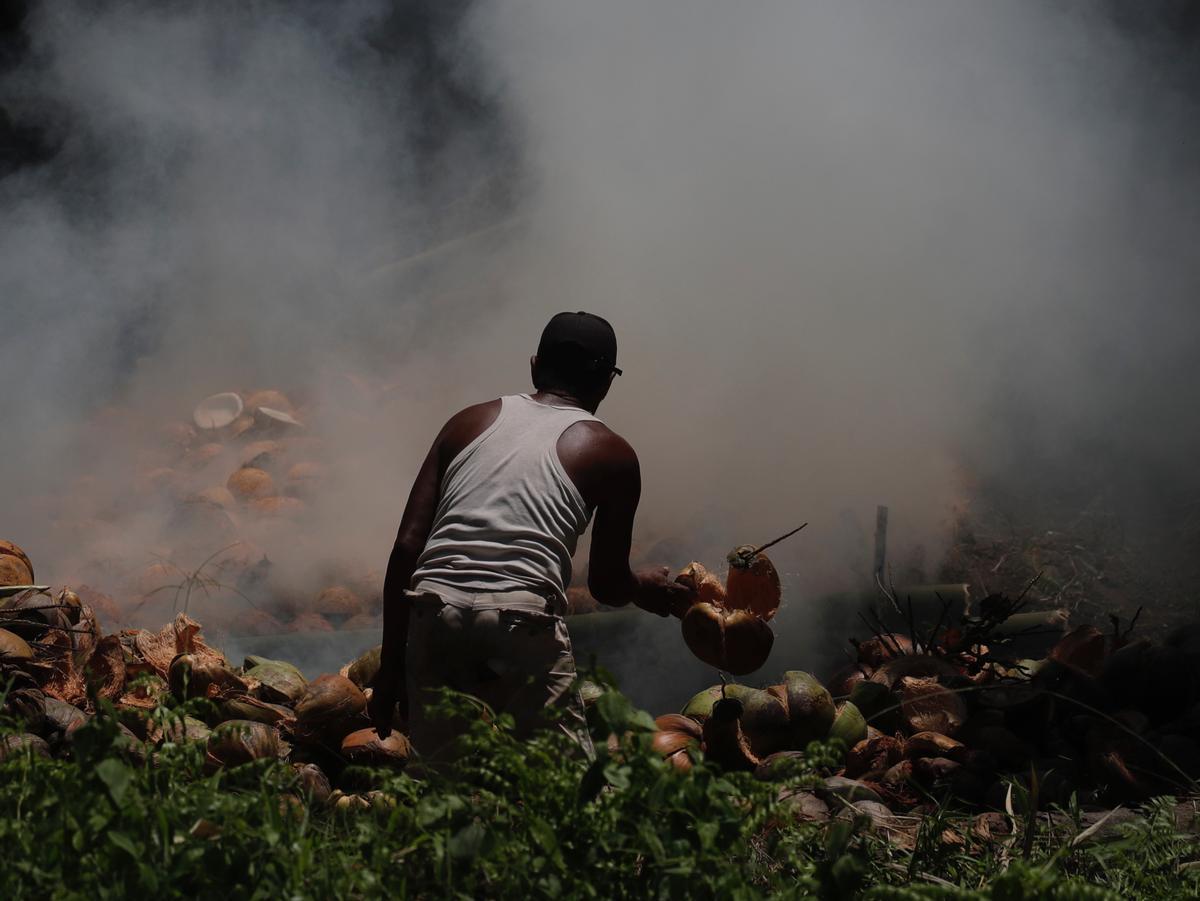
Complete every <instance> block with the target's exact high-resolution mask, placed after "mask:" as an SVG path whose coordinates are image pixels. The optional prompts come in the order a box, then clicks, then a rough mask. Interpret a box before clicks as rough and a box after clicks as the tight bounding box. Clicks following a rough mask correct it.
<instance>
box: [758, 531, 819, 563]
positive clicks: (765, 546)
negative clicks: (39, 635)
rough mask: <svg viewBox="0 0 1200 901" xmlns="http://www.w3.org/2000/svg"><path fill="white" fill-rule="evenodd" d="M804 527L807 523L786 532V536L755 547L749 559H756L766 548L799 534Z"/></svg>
mask: <svg viewBox="0 0 1200 901" xmlns="http://www.w3.org/2000/svg"><path fill="white" fill-rule="evenodd" d="M806 525H808V523H802V524H801V525H798V526H796V528H794V529H792V531H790V532H788V533H787V534H786V535H780V536H779V537H778V538H775V539H773V540H771V541H768V542H767V543H766V544H764V545H761V546H759V547H756V548H755V549H754V551H753V552H752V553H751V554H750V559H751V560H753V559H754V558H755V557H757V556H758V555H759V554H761V553H762V552H763V551H765V550H766V549H767V548H769V547H774V546H775V545H777V544H779V542H781V541H783V539H785V538H791V537H792V536H793V535H795V534H796V533H797V532H799V531H800V530H801V529H803V528H804V527H805V526H806Z"/></svg>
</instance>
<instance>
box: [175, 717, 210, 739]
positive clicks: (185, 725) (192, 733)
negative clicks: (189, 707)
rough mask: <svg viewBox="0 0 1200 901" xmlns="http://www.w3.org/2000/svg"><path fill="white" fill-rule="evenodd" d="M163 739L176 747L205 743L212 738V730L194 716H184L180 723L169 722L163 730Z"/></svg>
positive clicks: (176, 721) (178, 721)
mask: <svg viewBox="0 0 1200 901" xmlns="http://www.w3.org/2000/svg"><path fill="white" fill-rule="evenodd" d="M163 737H164V738H165V739H166V740H167V741H170V742H174V743H175V744H177V745H182V744H184V743H186V742H192V741H203V742H207V741H208V740H209V738H211V737H212V729H210V728H208V726H207V725H205V723H204V722H203V721H202V720H198V719H196V718H195V717H194V716H185V717H184V718H183V719H182V721H180V720H172V721H171V722H169V723H168V724H167V727H166V729H164V730H163Z"/></svg>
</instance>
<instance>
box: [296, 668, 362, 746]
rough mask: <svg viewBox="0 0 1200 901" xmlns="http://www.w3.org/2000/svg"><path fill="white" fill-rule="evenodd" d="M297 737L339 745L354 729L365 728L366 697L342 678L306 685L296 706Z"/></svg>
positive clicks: (327, 679) (316, 680)
mask: <svg viewBox="0 0 1200 901" xmlns="http://www.w3.org/2000/svg"><path fill="white" fill-rule="evenodd" d="M295 709H296V726H295V733H296V737H297V738H298V739H300V740H309V741H318V742H326V743H329V744H334V745H336V746H340V744H341V741H342V739H343V738H345V737H346V736H347V735H349V734H350V733H351V732H354V731H355V730H356V729H361V728H363V727H365V726H366V725H367V723H366V711H367V698H366V695H364V694H363V693H362V690H361V689H359V687H358V686H357V685H355V684H354V683H353V682H351V681H350V680H349V679H347V678H346V677H345V676H332V675H328V676H320V677H318V678H317V679H314V680H313V681H312V682H310V683H308V687H307V688H306V689H305V692H304V695H303V696H302V697H301V698H300V700H299V701H298V702H297V703H296V708H295Z"/></svg>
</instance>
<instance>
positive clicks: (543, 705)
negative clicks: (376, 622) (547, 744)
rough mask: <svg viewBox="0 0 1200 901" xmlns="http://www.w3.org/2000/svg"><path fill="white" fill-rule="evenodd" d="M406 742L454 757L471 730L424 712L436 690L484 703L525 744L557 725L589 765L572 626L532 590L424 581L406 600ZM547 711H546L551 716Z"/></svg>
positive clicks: (435, 755) (432, 756)
mask: <svg viewBox="0 0 1200 901" xmlns="http://www.w3.org/2000/svg"><path fill="white" fill-rule="evenodd" d="M407 597H408V598H409V600H410V601H411V603H412V609H411V613H410V616H409V627H408V655H407V661H408V669H407V678H408V697H409V737H410V738H411V740H412V743H413V746H414V747H415V748H416V750H417V752H418V753H419V754H420V755H421V756H422V757H423V758H425V759H427V760H431V761H436V760H444V759H451V758H453V757H454V756H456V755H455V754H454V751H453V744H454V740H455V739H456V738H457V737H458V736H459V735H460V734H461V733H462V732H463V731H464V730H465V729H466V728H467V727H468V726H469V723H467V722H464V721H462V720H461V719H457V718H445V717H438V716H436V715H433V714H432V713H431V711H429V710H427V709H426V708H427V705H428V704H429V703H430V702H431V701H436V700H437V696H438V689H441V688H452V689H454V690H455V691H459V692H463V693H465V694H468V695H472V696H474V697H476V698H479V699H480V700H481V701H483V702H484V703H486V704H487V705H488V706H489V707H490V708H492V710H494V711H496V712H497V713H507V714H509V715H511V716H512V717H513V719H514V720H515V721H516V733H517V735H519V736H522V737H526V736H528V735H529V734H530V732H532V731H533V730H534V729H536V728H539V727H541V728H545V727H546V726H548V725H550V724H553V723H554V721H555V719H557V723H556V724H555V725H556V727H557V728H559V729H561V730H562V731H564V732H566V733H567V734H568V735H570V736H571V737H572V738H573V739H574V740H575V741H576V742H577V743H578V744H579V746H580V747H581V749H582V750H583V752H584V754H585V755H586V756H587V757H588V758H589V759H591V758H592V757H593V756H594V755H595V750H594V748H593V747H592V741H591V737H590V736H589V734H588V730H587V721H586V720H585V718H584V713H583V699H582V697H581V696H580V694H579V688H578V685H577V684H576V678H577V677H576V671H575V657H574V654H573V653H572V651H571V638H570V636H569V635H568V634H567V624H566V621H565V620H564V619H563V617H562V616H561V615H559V613H558V612H556V611H555V609H554V604H553V603H552V602H551V601H548V600H547V599H546V598H544V597H541V596H540V595H536V594H533V593H532V592H528V591H504V592H494V593H487V592H474V591H469V590H462V589H456V588H451V587H449V586H446V585H441V584H438V583H434V582H421V583H420V584H418V585H417V586H416V589H415V590H413V591H410V592H408V593H407ZM548 708H549V709H548Z"/></svg>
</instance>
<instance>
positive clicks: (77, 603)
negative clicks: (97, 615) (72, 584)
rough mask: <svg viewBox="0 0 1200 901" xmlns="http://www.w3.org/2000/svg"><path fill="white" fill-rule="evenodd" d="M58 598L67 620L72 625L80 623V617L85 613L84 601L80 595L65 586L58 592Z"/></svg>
mask: <svg viewBox="0 0 1200 901" xmlns="http://www.w3.org/2000/svg"><path fill="white" fill-rule="evenodd" d="M57 600H58V603H59V604H61V605H62V607H63V612H64V613H65V614H66V617H67V622H69V623H70V624H71V625H72V626H77V625H79V619H80V617H81V616H82V615H83V601H81V600H80V599H79V595H77V594H76V593H75V592H73V591H72V590H71V589H70V588H64V589H63V590H62V591H60V592H59V593H58V599H57Z"/></svg>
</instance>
